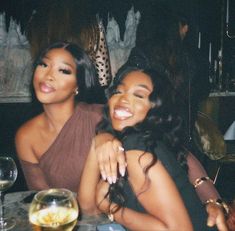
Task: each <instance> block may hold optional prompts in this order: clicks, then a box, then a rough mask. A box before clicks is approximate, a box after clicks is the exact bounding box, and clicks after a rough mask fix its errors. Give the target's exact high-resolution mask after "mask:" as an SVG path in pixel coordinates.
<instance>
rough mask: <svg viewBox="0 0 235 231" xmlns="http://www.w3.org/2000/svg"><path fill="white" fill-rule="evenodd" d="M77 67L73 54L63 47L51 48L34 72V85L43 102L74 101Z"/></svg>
mask: <svg viewBox="0 0 235 231" xmlns="http://www.w3.org/2000/svg"><path fill="white" fill-rule="evenodd" d="M76 73H77V67H76V63H75V61H74V58H73V56H72V55H71V54H70V53H69V52H68V51H66V50H65V49H63V48H54V49H52V50H50V51H49V52H48V53H47V54H46V55H45V56H44V57H43V59H42V60H41V62H39V64H38V65H37V67H36V69H35V72H34V79H33V86H34V89H35V93H36V96H37V98H38V100H39V101H40V102H41V103H44V104H51V103H62V102H65V101H67V100H70V101H74V96H75V92H76V90H77V88H78V87H77V79H76Z"/></svg>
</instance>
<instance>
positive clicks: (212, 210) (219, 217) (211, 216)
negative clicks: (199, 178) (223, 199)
mask: <svg viewBox="0 0 235 231" xmlns="http://www.w3.org/2000/svg"><path fill="white" fill-rule="evenodd" d="M206 211H207V213H208V218H207V225H208V226H209V227H212V226H214V225H216V226H217V229H218V230H219V231H228V228H227V225H226V221H225V216H224V212H223V208H222V207H221V206H219V205H216V204H214V203H208V204H207V205H206Z"/></svg>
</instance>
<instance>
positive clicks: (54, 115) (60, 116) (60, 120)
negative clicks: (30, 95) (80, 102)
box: [43, 103, 75, 132]
mask: <svg viewBox="0 0 235 231" xmlns="http://www.w3.org/2000/svg"><path fill="white" fill-rule="evenodd" d="M43 109H44V112H43V117H44V119H45V124H46V126H47V127H48V129H49V130H51V131H52V130H54V131H57V132H59V131H60V130H61V128H62V127H63V126H64V124H65V123H66V122H67V121H68V119H69V118H70V117H71V116H72V115H73V113H74V110H75V103H71V104H66V105H64V104H51V105H49V104H47V105H43Z"/></svg>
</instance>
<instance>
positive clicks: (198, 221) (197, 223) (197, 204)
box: [112, 133, 216, 231]
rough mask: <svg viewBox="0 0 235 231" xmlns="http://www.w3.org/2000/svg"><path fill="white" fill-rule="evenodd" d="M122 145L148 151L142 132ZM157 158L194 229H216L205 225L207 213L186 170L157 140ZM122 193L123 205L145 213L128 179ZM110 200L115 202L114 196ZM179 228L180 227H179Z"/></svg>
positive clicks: (128, 148)
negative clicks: (172, 182)
mask: <svg viewBox="0 0 235 231" xmlns="http://www.w3.org/2000/svg"><path fill="white" fill-rule="evenodd" d="M123 147H124V148H125V150H126V151H128V150H142V151H148V152H150V151H149V150H148V147H146V144H145V142H144V139H143V135H142V134H140V133H139V134H131V135H129V136H127V137H125V139H124V140H123ZM153 154H154V155H155V156H156V158H157V159H158V160H161V162H162V164H163V165H164V166H165V168H166V169H167V171H168V173H169V174H170V175H171V177H172V178H173V180H174V182H175V184H176V186H177V188H178V190H179V192H180V194H181V197H182V199H183V201H184V204H185V207H186V208H187V210H188V213H189V216H190V217H191V221H192V224H193V227H194V230H195V231H206V230H216V229H211V228H208V227H207V225H206V220H207V213H206V210H205V208H204V207H203V205H202V203H201V201H200V200H199V198H198V196H197V194H196V192H195V190H194V188H193V186H192V184H191V183H190V182H189V179H188V176H187V173H186V171H185V170H184V169H183V168H182V167H181V166H180V164H179V162H178V161H177V160H176V158H175V156H174V154H173V153H172V152H170V151H169V150H168V149H167V147H166V146H165V145H164V144H163V143H161V142H158V145H157V147H156V148H155V149H154V153H153ZM123 194H124V197H125V200H126V202H125V207H128V208H131V209H133V210H135V211H138V212H143V213H145V209H144V208H143V207H142V206H141V204H140V203H139V202H138V199H137V197H136V195H135V194H134V192H133V190H132V189H131V186H130V184H129V182H128V180H126V181H124V189H123ZM112 200H114V201H115V202H117V200H115V198H113V197H112ZM179 230H180V227H179Z"/></svg>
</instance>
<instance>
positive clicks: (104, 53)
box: [90, 20, 112, 87]
mask: <svg viewBox="0 0 235 231" xmlns="http://www.w3.org/2000/svg"><path fill="white" fill-rule="evenodd" d="M97 33H98V34H99V35H98V43H97V46H95V47H94V48H93V49H92V51H93V52H92V53H90V57H91V59H92V61H93V63H94V64H95V67H96V70H97V73H98V78H99V83H100V85H101V86H103V87H107V86H108V85H109V84H110V82H111V80H112V76H111V67H110V59H109V51H108V47H107V42H106V37H105V30H104V26H103V23H102V21H101V20H99V21H98V26H97Z"/></svg>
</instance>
